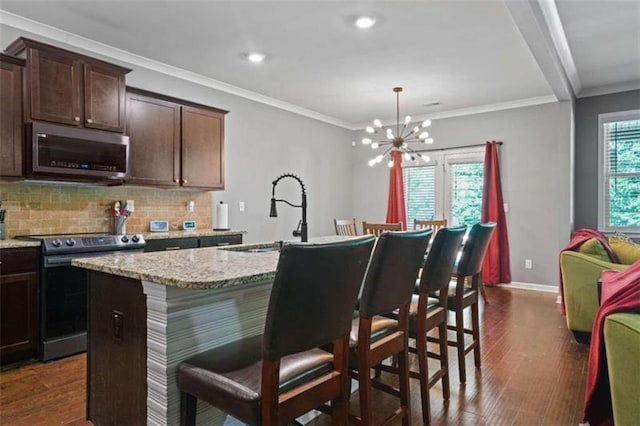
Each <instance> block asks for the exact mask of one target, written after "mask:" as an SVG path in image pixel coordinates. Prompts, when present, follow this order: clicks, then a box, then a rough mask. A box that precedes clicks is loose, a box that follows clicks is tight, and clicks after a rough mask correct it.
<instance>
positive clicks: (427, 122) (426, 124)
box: [422, 120, 431, 127]
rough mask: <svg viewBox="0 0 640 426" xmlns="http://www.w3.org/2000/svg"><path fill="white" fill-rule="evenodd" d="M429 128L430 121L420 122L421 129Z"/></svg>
mask: <svg viewBox="0 0 640 426" xmlns="http://www.w3.org/2000/svg"><path fill="white" fill-rule="evenodd" d="M429 126H431V120H424V121H423V122H422V127H429Z"/></svg>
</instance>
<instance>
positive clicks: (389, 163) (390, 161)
mask: <svg viewBox="0 0 640 426" xmlns="http://www.w3.org/2000/svg"><path fill="white" fill-rule="evenodd" d="M387 166H389V168H391V167H393V160H389V162H388V163H387Z"/></svg>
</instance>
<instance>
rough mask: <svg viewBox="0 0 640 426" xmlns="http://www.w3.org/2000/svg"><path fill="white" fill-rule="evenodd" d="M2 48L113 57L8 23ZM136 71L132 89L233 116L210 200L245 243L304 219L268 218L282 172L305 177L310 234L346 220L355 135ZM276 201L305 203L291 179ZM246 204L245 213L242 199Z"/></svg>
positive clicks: (284, 210)
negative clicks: (32, 45)
mask: <svg viewBox="0 0 640 426" xmlns="http://www.w3.org/2000/svg"><path fill="white" fill-rule="evenodd" d="M0 34H1V35H2V38H1V43H2V46H1V47H2V49H4V48H5V47H6V46H7V45H9V43H11V42H12V41H13V40H15V39H16V38H18V37H20V36H24V37H28V38H32V39H35V40H40V41H43V42H46V43H49V44H53V45H57V46H60V47H63V48H68V49H69V50H72V51H76V52H79V53H86V54H88V55H90V56H93V57H98V58H101V59H104V60H107V61H112V62H114V61H113V60H111V59H110V58H108V57H104V56H100V55H96V54H94V53H91V52H82V51H80V50H79V49H76V48H71V47H68V46H65V45H64V43H62V42H61V41H57V40H49V39H46V38H42V37H39V36H36V35H33V34H29V33H26V32H24V31H20V30H16V29H14V28H11V27H8V26H0ZM117 63H120V64H121V65H124V66H127V67H129V68H134V69H133V71H132V72H131V73H130V74H128V75H127V85H129V86H132V87H137V88H141V89H145V90H150V91H153V92H157V93H162V94H165V95H169V96H173V97H176V98H180V99H185V100H189V101H192V102H197V103H200V104H204V105H210V106H214V107H218V108H222V109H225V110H228V111H230V112H229V114H227V116H226V119H225V167H226V170H225V175H226V190H225V191H222V192H215V193H214V194H213V199H214V200H215V201H216V202H217V201H225V202H227V203H229V225H230V226H231V228H233V229H238V230H246V231H248V233H247V235H246V236H245V241H247V242H256V241H270V240H271V241H272V240H280V239H290V238H293V237H292V236H291V231H292V230H293V229H294V228H295V227H296V226H297V224H298V221H299V220H300V218H301V212H300V209H294V208H292V207H289V206H287V205H284V204H280V205H278V207H279V214H280V216H279V217H278V218H276V219H271V218H269V217H268V216H269V201H270V198H271V182H272V181H273V180H274V179H275V178H276V177H277V176H279V175H280V174H282V173H285V172H291V173H295V174H297V175H298V176H300V177H301V178H302V179H303V180H304V182H305V184H306V186H307V193H308V198H309V200H308V201H309V216H308V222H309V235H310V236H318V235H327V234H332V233H333V232H334V229H333V218H334V217H344V216H349V215H350V212H351V188H350V187H349V185H348V182H349V181H350V180H351V177H352V174H351V170H350V149H351V138H352V131H350V130H346V129H343V128H340V127H336V126H333V125H330V124H326V123H323V122H320V121H317V120H313V119H310V118H306V117H303V116H300V115H297V114H294V113H290V112H286V111H283V110H281V109H277V108H274V107H270V106H267V105H264V104H260V103H257V102H253V101H250V100H248V99H245V98H241V97H238V96H234V95H230V94H227V93H224V92H220V91H217V90H213V89H210V88H207V87H203V86H200V85H197V84H195V83H190V82H187V81H185V80H181V79H178V78H174V77H170V76H168V75H165V74H161V73H158V72H154V71H150V70H148V69H143V68H136V67H133V66H131V65H130V64H127V63H122V62H117ZM276 196H277V198H285V199H287V200H289V201H291V202H292V203H294V204H300V189H299V186H298V184H297V182H295V181H294V180H292V179H286V180H283V181H281V183H280V184H279V185H278V187H277V190H276ZM239 201H244V202H245V208H246V209H245V211H244V212H240V211H239V208H238V202H239Z"/></svg>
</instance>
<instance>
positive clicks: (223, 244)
mask: <svg viewBox="0 0 640 426" xmlns="http://www.w3.org/2000/svg"><path fill="white" fill-rule="evenodd" d="M230 245H231V243H218V247H219V246H230Z"/></svg>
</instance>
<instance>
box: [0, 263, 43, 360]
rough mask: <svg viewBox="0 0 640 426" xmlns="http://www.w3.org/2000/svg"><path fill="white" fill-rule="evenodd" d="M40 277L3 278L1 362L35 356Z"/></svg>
mask: <svg viewBox="0 0 640 426" xmlns="http://www.w3.org/2000/svg"><path fill="white" fill-rule="evenodd" d="M37 297H38V274H37V273H34V272H31V273H23V274H10V275H2V276H0V303H1V305H2V306H0V319H1V320H0V362H2V363H3V364H5V363H8V362H14V361H18V360H20V359H28V358H32V357H34V356H36V354H37V348H38V341H37V336H38V325H37V320H38V312H37V309H38V302H37Z"/></svg>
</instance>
